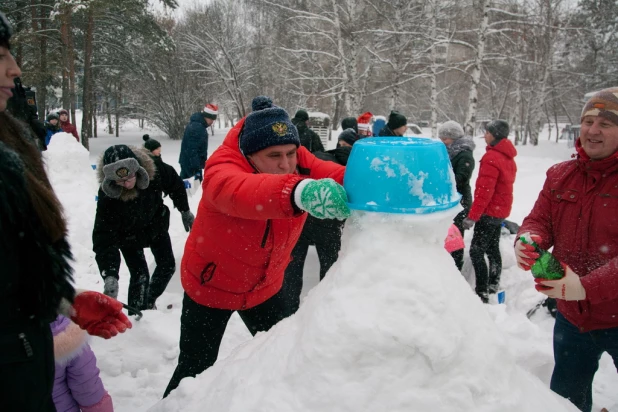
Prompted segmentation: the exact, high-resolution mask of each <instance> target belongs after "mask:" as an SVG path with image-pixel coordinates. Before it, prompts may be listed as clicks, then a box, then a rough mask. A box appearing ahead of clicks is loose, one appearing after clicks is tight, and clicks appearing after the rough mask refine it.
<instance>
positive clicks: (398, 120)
mask: <svg viewBox="0 0 618 412" xmlns="http://www.w3.org/2000/svg"><path fill="white" fill-rule="evenodd" d="M407 124H408V119H406V117H405V116H404V115H402V114H401V113H399V112H396V111H394V110H393V111H391V114H389V115H388V122H387V123H386V125H387V126H388V128H389V129H391V130H395V129H399V128H400V127H401V126H405V125H407Z"/></svg>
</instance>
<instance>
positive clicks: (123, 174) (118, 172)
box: [116, 167, 129, 179]
mask: <svg viewBox="0 0 618 412" xmlns="http://www.w3.org/2000/svg"><path fill="white" fill-rule="evenodd" d="M116 176H118V177H119V178H121V179H124V178H125V177H127V176H129V169H127V168H126V167H121V168H120V169H118V170H116Z"/></svg>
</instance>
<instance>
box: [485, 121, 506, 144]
mask: <svg viewBox="0 0 618 412" xmlns="http://www.w3.org/2000/svg"><path fill="white" fill-rule="evenodd" d="M485 130H487V131H488V132H489V133H491V135H492V136H493V137H494V138H495V139H496V140H500V139H504V138H505V137H508V135H509V124H508V123H507V122H505V121H504V120H492V121H491V122H489V123H487V126H485Z"/></svg>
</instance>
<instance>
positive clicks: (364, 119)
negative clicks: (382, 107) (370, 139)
mask: <svg viewBox="0 0 618 412" xmlns="http://www.w3.org/2000/svg"><path fill="white" fill-rule="evenodd" d="M372 117H373V114H371V112H366V113H363V114H361V115H360V116H358V119H357V121H358V130H359V131H360V130H365V131H369V130H371V124H370V123H371V118H372Z"/></svg>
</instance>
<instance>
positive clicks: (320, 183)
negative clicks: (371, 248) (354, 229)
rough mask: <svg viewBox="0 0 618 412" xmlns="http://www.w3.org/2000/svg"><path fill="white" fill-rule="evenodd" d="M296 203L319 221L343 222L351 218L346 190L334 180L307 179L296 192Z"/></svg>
mask: <svg viewBox="0 0 618 412" xmlns="http://www.w3.org/2000/svg"><path fill="white" fill-rule="evenodd" d="M293 196H294V203H296V206H298V208H299V209H302V210H304V211H305V212H307V213H309V214H310V215H311V216H313V217H316V218H318V219H339V220H343V219H346V218H348V217H349V216H350V208H349V207H348V203H347V201H348V196H347V195H346V193H345V189H344V188H343V186H341V185H340V184H339V183H337V182H335V181H334V180H333V179H320V180H313V179H305V180H302V181H301V182H300V183H299V184H298V185H297V186H296V189H295V190H294V195H293Z"/></svg>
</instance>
